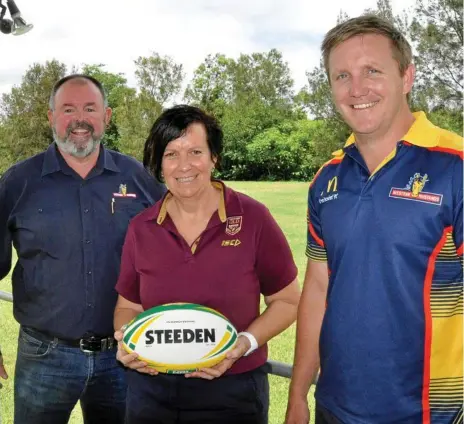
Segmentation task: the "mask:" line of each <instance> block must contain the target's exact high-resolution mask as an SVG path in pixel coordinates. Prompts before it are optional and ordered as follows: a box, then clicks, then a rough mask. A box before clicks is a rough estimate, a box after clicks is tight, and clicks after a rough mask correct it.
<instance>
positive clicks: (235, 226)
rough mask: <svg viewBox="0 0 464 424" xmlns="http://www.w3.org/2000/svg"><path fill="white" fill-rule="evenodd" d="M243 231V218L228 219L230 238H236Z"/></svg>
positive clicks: (227, 227) (227, 225)
mask: <svg viewBox="0 0 464 424" xmlns="http://www.w3.org/2000/svg"><path fill="white" fill-rule="evenodd" d="M241 229H242V217H241V216H231V217H229V218H227V222H226V234H227V235H228V236H235V234H238V233H239V232H240V230H241Z"/></svg>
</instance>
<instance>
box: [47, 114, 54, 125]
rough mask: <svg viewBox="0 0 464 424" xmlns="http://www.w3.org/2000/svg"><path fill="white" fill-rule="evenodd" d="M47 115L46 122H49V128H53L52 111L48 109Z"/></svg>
mask: <svg viewBox="0 0 464 424" xmlns="http://www.w3.org/2000/svg"><path fill="white" fill-rule="evenodd" d="M47 116H48V123H49V124H50V128H53V111H52V110H50V109H48V112H47Z"/></svg>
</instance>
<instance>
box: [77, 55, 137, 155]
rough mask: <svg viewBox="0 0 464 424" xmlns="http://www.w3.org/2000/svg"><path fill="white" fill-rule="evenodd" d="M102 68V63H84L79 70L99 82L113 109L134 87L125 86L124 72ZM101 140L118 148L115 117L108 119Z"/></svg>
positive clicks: (120, 103)
mask: <svg viewBox="0 0 464 424" xmlns="http://www.w3.org/2000/svg"><path fill="white" fill-rule="evenodd" d="M104 68H105V65H103V64H98V65H84V66H83V67H82V71H81V72H82V73H83V74H85V75H89V76H91V77H94V78H96V79H97V80H98V81H100V82H101V84H102V85H103V88H104V89H105V92H106V95H107V99H108V106H109V107H110V108H111V109H113V111H114V110H116V109H117V108H118V107H120V106H122V105H124V101H125V99H126V97H127V96H132V95H134V94H135V89H133V88H130V87H128V86H127V78H126V77H125V76H124V74H122V73H120V72H119V73H117V74H115V73H112V72H108V71H106V70H105V69H104ZM103 142H104V144H105V145H106V146H107V147H109V148H110V149H114V150H117V151H118V150H119V130H118V127H117V125H116V120H115V119H112V120H111V121H110V124H109V125H108V128H107V129H106V132H105V138H104V140H103Z"/></svg>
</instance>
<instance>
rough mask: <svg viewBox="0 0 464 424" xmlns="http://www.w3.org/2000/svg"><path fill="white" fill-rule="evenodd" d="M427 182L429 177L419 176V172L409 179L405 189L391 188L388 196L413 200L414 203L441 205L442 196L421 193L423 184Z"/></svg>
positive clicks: (425, 175)
mask: <svg viewBox="0 0 464 424" xmlns="http://www.w3.org/2000/svg"><path fill="white" fill-rule="evenodd" d="M429 181H430V180H429V176H428V175H427V174H424V175H421V174H420V173H419V172H416V173H415V174H414V175H413V176H412V177H411V178H409V182H408V183H407V184H406V187H404V188H395V187H392V188H391V190H390V195H389V196H390V197H393V198H396V199H406V200H414V201H416V202H423V203H431V204H433V205H441V202H442V199H443V195H442V194H437V193H428V192H425V191H423V190H424V186H425V184H426V183H428V182H429Z"/></svg>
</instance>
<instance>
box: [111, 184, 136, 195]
mask: <svg viewBox="0 0 464 424" xmlns="http://www.w3.org/2000/svg"><path fill="white" fill-rule="evenodd" d="M113 196H114V197H137V195H136V194H135V193H128V192H127V184H119V191H118V192H117V193H113Z"/></svg>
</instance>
